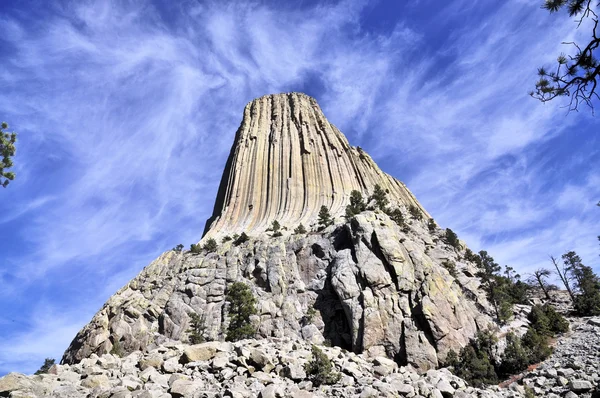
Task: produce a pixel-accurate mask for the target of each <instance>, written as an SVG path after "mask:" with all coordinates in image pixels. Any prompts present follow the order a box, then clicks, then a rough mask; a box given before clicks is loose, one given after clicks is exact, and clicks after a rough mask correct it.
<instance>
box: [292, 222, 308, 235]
mask: <svg viewBox="0 0 600 398" xmlns="http://www.w3.org/2000/svg"><path fill="white" fill-rule="evenodd" d="M294 233H295V234H296V235H301V234H305V233H306V228H304V225H302V224H300V225H298V226H297V227H296V229H294Z"/></svg>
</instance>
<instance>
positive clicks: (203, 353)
mask: <svg viewBox="0 0 600 398" xmlns="http://www.w3.org/2000/svg"><path fill="white" fill-rule="evenodd" d="M571 323H572V329H573V332H572V333H571V334H569V335H567V336H566V337H564V338H563V339H561V340H560V342H559V345H558V346H557V348H556V350H555V353H554V354H553V355H552V356H551V357H550V358H549V359H548V360H546V361H545V362H544V363H543V364H542V365H541V366H539V367H538V368H537V369H536V370H534V371H533V372H530V373H529V374H527V375H525V377H524V378H523V379H522V380H521V381H520V383H516V382H515V383H512V384H510V385H509V386H507V387H506V388H499V387H497V386H491V387H488V388H487V389H485V390H481V389H476V388H473V387H468V386H467V385H466V384H465V382H464V381H463V380H461V379H459V378H457V377H455V376H453V375H452V374H451V373H450V372H449V371H448V370H447V369H438V370H433V369H432V370H429V371H427V372H426V373H424V374H420V373H419V372H417V370H416V369H414V368H413V367H412V366H410V365H408V366H399V365H398V364H397V363H396V362H395V361H393V360H390V359H389V358H387V357H386V355H385V353H384V352H381V351H379V350H377V349H371V350H369V351H366V352H364V353H363V354H360V355H357V354H354V353H352V352H348V351H346V350H343V349H341V348H340V347H323V348H322V349H323V351H324V352H325V353H326V355H327V356H328V357H329V358H330V359H331V360H332V362H333V363H334V365H335V370H336V371H337V372H340V376H341V377H340V378H339V381H338V382H337V383H336V384H333V385H323V386H318V387H317V386H314V385H313V383H312V382H311V381H310V380H309V378H308V377H307V375H306V372H305V369H304V364H306V363H307V362H308V361H310V360H311V347H310V344H309V343H308V342H307V341H305V340H302V339H290V338H287V337H285V338H269V339H262V340H242V341H239V342H236V343H225V342H208V343H203V344H199V345H192V346H189V345H185V344H182V343H180V342H174V341H170V342H165V343H164V344H162V345H159V346H154V347H148V349H147V350H145V351H144V352H141V351H135V352H132V353H131V354H129V355H127V356H125V357H123V358H120V357H117V356H114V355H111V354H104V355H102V356H100V357H99V356H97V355H95V354H92V355H91V356H90V357H89V358H86V359H83V360H82V361H81V362H80V363H78V364H73V365H55V366H54V367H52V368H51V369H50V372H49V374H44V375H37V376H25V375H20V374H16V373H11V374H9V375H8V376H5V377H4V378H2V379H0V396H5V397H12V398H17V397H19V398H25V397H30V398H36V397H56V398H78V397H89V398H100V397H102V398H130V397H132V398H133V397H139V398H179V397H183V398H200V397H232V398H242V397H262V398H277V397H279V398H283V397H291V398H310V397H332V396H334V397H348V398H350V397H356V398H375V397H390V398H391V397H395V398H396V397H409V398H413V397H414V398H448V397H456V398H467V397H489V398H494V397H498V398H500V397H504V398H511V397H512V398H516V397H524V396H525V389H524V387H523V385H527V386H530V387H531V388H532V390H533V391H534V394H535V396H536V397H549V398H557V397H567V398H576V397H592V394H593V392H592V388H593V386H595V385H597V384H598V381H599V376H598V364H599V363H600V362H599V361H600V318H591V319H584V320H573V319H571Z"/></svg>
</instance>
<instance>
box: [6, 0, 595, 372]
mask: <svg viewBox="0 0 600 398" xmlns="http://www.w3.org/2000/svg"><path fill="white" fill-rule="evenodd" d="M281 3H286V4H285V5H282V4H281ZM291 3H292V2H279V1H274V2H269V1H261V2H255V3H249V2H235V1H228V2H224V1H215V2H203V1H177V2H172V1H157V2H154V3H153V2H149V1H148V2H145V1H135V2H134V1H110V0H98V1H73V2H68V1H56V2H54V1H53V2H49V1H42V0H40V1H27V0H21V1H10V0H8V1H7V0H4V1H2V2H1V4H0V26H2V35H1V36H0V53H1V54H2V55H3V57H2V58H3V59H2V63H1V66H0V88H1V95H0V110H1V113H0V118H1V119H2V120H5V121H6V122H8V123H9V124H10V125H11V128H12V129H14V130H15V131H17V132H18V133H19V142H18V153H17V157H16V159H15V163H16V167H15V169H16V170H15V171H16V173H17V179H16V180H15V181H14V182H13V183H11V184H10V185H9V187H8V188H6V189H3V190H1V191H0V209H1V212H0V253H1V255H0V284H1V289H0V374H3V373H6V372H8V371H19V372H26V373H29V372H33V371H35V370H36V369H37V368H38V367H39V366H40V365H41V363H42V362H43V360H44V358H45V357H54V358H56V359H57V360H58V359H60V357H61V356H62V353H63V351H64V349H65V348H66V347H67V345H68V344H69V342H70V341H71V339H72V338H73V337H74V336H75V334H76V332H77V331H78V330H79V329H80V328H81V327H82V326H83V325H84V324H85V323H86V322H88V321H89V320H90V319H91V317H92V316H93V314H94V313H95V312H96V311H97V310H98V309H99V308H100V307H101V306H102V304H103V303H104V302H105V301H106V300H107V299H108V297H109V296H110V295H111V294H112V293H114V292H115V291H116V290H117V289H118V288H120V287H121V286H123V285H124V284H125V283H127V281H128V280H129V279H131V278H132V277H134V276H135V275H136V274H137V273H138V272H139V271H140V270H141V269H142V268H143V267H144V266H145V265H147V264H148V263H149V262H150V261H151V260H152V259H154V258H155V257H157V256H158V255H159V254H160V253H161V252H163V251H165V250H169V249H171V248H172V247H173V246H175V245H177V244H178V243H183V244H185V245H186V246H188V245H189V244H190V243H193V242H197V241H198V240H199V239H200V237H201V233H202V230H203V227H204V222H205V220H206V219H207V218H208V217H209V214H210V211H211V210H212V206H213V200H214V197H215V194H216V190H217V186H218V182H219V179H220V177H221V173H222V169H223V166H224V164H225V160H226V157H227V155H228V152H229V149H230V147H231V143H232V141H233V137H234V133H235V131H236V129H237V127H238V125H239V122H240V120H241V116H242V110H243V107H244V105H245V104H246V103H247V102H248V101H250V100H251V99H253V98H255V97H258V96H261V95H264V94H269V93H277V92H289V91H303V92H306V93H307V94H309V95H312V96H314V97H316V98H317V100H318V101H319V103H320V105H321V107H322V108H323V110H324V112H325V114H326V116H327V117H328V118H329V120H330V121H331V122H332V123H334V124H335V125H337V126H338V127H339V128H340V129H341V131H343V132H344V133H345V134H346V136H347V137H348V139H349V141H350V142H351V143H352V144H353V145H360V146H361V147H363V148H365V149H366V150H367V151H368V152H369V153H370V154H371V155H372V156H373V158H374V159H375V160H376V161H377V163H378V164H379V165H380V167H381V168H382V169H384V170H385V171H387V172H388V173H390V174H392V175H393V176H395V177H397V178H399V179H400V180H402V181H404V182H405V183H406V184H407V185H408V186H409V188H410V189H411V190H412V191H413V192H414V193H415V195H416V196H417V198H418V199H419V200H420V201H421V203H423V205H424V206H425V207H426V208H427V209H428V211H429V212H430V213H431V214H432V215H433V216H434V218H435V219H436V220H437V222H438V223H439V224H440V225H442V226H443V227H451V228H452V229H453V230H454V231H456V232H457V233H458V235H459V237H461V238H462V239H464V240H465V241H466V242H467V244H468V245H469V246H470V247H471V248H472V249H474V250H480V249H486V250H488V251H489V252H490V254H491V255H493V256H494V257H495V258H496V260H497V261H498V262H499V263H501V264H502V265H504V264H509V265H511V266H513V267H515V268H517V269H518V270H519V271H520V272H521V273H526V272H527V271H531V270H532V269H535V268H538V267H541V266H546V267H547V266H549V265H550V263H549V260H548V256H549V255H551V254H552V255H554V256H560V255H561V254H562V253H564V252H565V251H567V250H576V251H577V252H578V253H579V254H580V255H581V256H582V257H583V259H584V262H585V263H586V264H588V265H591V266H593V267H594V268H595V270H596V272H600V266H599V263H598V259H599V257H598V254H599V252H600V250H599V246H598V241H597V238H596V236H597V235H598V234H600V208H597V207H596V206H595V204H596V202H597V201H598V200H600V156H599V152H600V145H599V140H598V127H599V123H598V122H599V119H598V117H597V116H596V117H594V116H593V115H592V114H591V113H590V112H589V111H588V110H587V109H582V110H581V112H579V113H570V114H567V112H566V110H565V109H564V108H561V106H563V105H565V103H564V102H560V101H558V102H556V103H548V104H541V103H539V102H537V101H536V100H533V99H531V98H529V97H528V95H527V92H528V91H529V90H531V89H532V88H533V84H534V81H535V77H536V76H535V71H536V68H537V67H538V66H541V65H542V64H544V63H547V64H549V63H551V62H553V60H554V59H555V57H556V56H557V55H558V54H559V53H560V52H561V51H566V50H567V49H566V48H563V47H561V45H560V43H561V42H562V41H570V40H572V39H574V38H575V39H577V38H578V37H581V36H583V35H585V31H584V30H583V29H580V30H579V31H577V30H576V29H575V25H574V23H573V22H572V21H571V20H569V19H568V18H567V17H566V15H562V14H559V15H552V16H551V15H549V14H548V13H547V12H545V11H544V10H542V9H540V4H541V1H540V2H538V1H532V0H506V1H502V2H498V1H496V0H482V1H477V2H473V1H470V0H469V1H467V0H455V1H452V2H446V3H445V5H444V6H443V7H440V2H439V1H436V0H419V1H413V2H406V3H410V5H398V4H399V3H403V2H398V1H388V0H381V1H354V0H348V1H340V2H335V1H325V2H320V3H317V2H312V1H302V2H294V3H297V4H294V5H291ZM597 105H599V106H600V104H597Z"/></svg>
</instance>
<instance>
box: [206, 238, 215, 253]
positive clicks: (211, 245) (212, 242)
mask: <svg viewBox="0 0 600 398" xmlns="http://www.w3.org/2000/svg"><path fill="white" fill-rule="evenodd" d="M217 247H218V246H217V241H216V240H214V239H213V238H210V239H209V240H207V241H206V243H205V244H204V250H206V251H207V252H209V253H212V252H214V251H217Z"/></svg>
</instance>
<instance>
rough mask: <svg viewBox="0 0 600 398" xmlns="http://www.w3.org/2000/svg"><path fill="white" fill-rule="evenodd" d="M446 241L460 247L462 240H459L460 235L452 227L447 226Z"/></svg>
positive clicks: (454, 246) (456, 247)
mask: <svg viewBox="0 0 600 398" xmlns="http://www.w3.org/2000/svg"><path fill="white" fill-rule="evenodd" d="M446 243H448V244H449V245H450V246H452V247H453V248H455V249H458V248H459V247H460V242H459V241H458V236H456V234H455V233H454V231H453V230H451V229H450V228H446Z"/></svg>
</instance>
